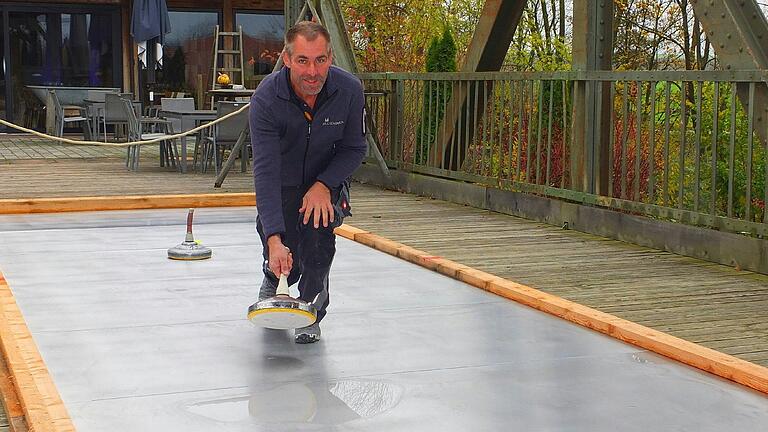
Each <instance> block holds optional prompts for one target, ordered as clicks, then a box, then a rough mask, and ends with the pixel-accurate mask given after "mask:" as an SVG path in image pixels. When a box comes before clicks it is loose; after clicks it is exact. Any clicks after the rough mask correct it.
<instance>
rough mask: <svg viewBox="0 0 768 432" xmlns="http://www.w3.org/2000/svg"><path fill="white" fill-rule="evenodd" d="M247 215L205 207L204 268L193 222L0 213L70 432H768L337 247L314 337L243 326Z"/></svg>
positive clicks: (691, 375) (576, 344) (668, 371)
mask: <svg viewBox="0 0 768 432" xmlns="http://www.w3.org/2000/svg"><path fill="white" fill-rule="evenodd" d="M254 211H255V210H254V209H253V208H225V209H198V210H197V211H196V213H195V229H194V231H195V237H196V238H197V239H199V240H201V241H202V243H203V244H205V245H206V246H208V247H210V248H212V249H213V258H212V259H210V260H207V261H198V262H182V261H172V260H169V259H167V258H166V251H167V249H168V248H169V247H172V246H175V245H177V244H179V243H181V242H182V241H183V240H184V223H185V221H186V209H174V210H150V211H120V212H93V213H64V214H56V215H23V216H21V215H20V216H0V270H2V271H3V273H4V274H5V277H6V278H7V280H8V283H9V285H10V286H11V288H12V290H13V292H14V295H15V297H16V301H17V302H18V304H19V306H20V308H21V310H22V312H23V314H24V317H25V319H26V321H27V325H28V326H29V328H30V330H31V331H32V334H33V337H34V339H35V342H36V343H37V345H38V347H39V349H40V352H41V354H42V356H43V359H44V360H45V362H46V365H47V367H48V369H49V371H50V373H51V375H52V377H53V379H54V382H55V384H56V386H57V387H58V390H59V393H60V394H61V397H62V399H63V400H64V402H65V404H66V406H67V409H68V410H69V413H70V416H71V417H72V419H73V421H74V423H75V426H76V427H77V430H78V431H80V432H90V431H94V432H95V431H98V432H102V431H112V432H122V431H170V432H173V431H184V432H193V431H206V432H210V431H223V432H229V431H249V432H250V431H330V430H333V431H505V430H519V431H585V432H586V431H590V432H594V431H611V432H613V431H618V430H621V431H643V432H647V431H696V432H702V431H718V432H721V431H750V432H752V431H765V430H768V398H766V397H765V396H764V395H762V394H760V393H757V392H755V391H752V390H750V389H747V388H745V387H742V386H739V385H737V384H733V383H731V382H728V381H725V380H723V379H720V378H718V377H715V376H713V375H709V374H707V373H704V372H701V371H699V370H696V369H693V368H690V367H687V366H685V365H682V364H680V363H677V362H674V361H672V360H669V359H666V358H663V357H660V356H658V355H656V354H653V353H650V352H648V351H645V350H642V349H639V348H637V347H634V346H632V345H628V344H625V343H622V342H620V341H617V340H614V339H612V338H609V337H607V336H604V335H601V334H599V333H596V332H593V331H591V330H588V329H585V328H582V327H580V326H577V325H574V324H571V323H569V322H566V321H563V320H561V319H558V318H555V317H552V316H549V315H547V314H544V313H541V312H538V311H535V310H533V309H530V308H527V307H525V306H522V305H519V304H516V303H514V302H511V301H509V300H506V299H503V298H501V297H497V296H495V295H492V294H489V293H486V292H483V291H481V290H479V289H477V288H474V287H471V286H469V285H466V284H464V283H461V282H458V281H455V280H453V279H450V278H448V277H445V276H442V275H440V274H437V273H434V272H432V271H429V270H426V269H423V268H421V267H418V266H416V265H413V264H410V263H407V262H405V261H402V260H399V259H397V258H394V257H391V256H389V255H386V254H384V253H381V252H378V251H375V250H373V249H370V248H367V247H365V246H363V245H360V244H357V243H354V242H352V241H348V240H346V239H343V238H338V241H337V246H338V252H337V256H336V260H335V262H334V266H333V270H332V273H331V306H330V309H329V314H328V316H327V317H326V319H325V320H324V321H323V323H322V328H323V339H322V341H321V342H319V343H317V344H313V345H296V344H294V343H293V338H292V333H289V332H286V331H275V330H264V329H258V328H255V327H253V326H252V325H251V324H250V323H249V322H248V321H247V320H246V319H245V315H246V311H247V308H248V306H249V305H250V304H251V303H253V302H254V301H255V299H256V295H257V289H258V285H259V282H260V261H261V245H260V243H259V241H258V237H257V235H256V233H255V231H254V223H253V222H254ZM349 222H350V223H351V224H352V225H354V218H352V219H350V220H349ZM461 241H465V240H461ZM292 288H293V287H292ZM293 289H294V290H295V288H293Z"/></svg>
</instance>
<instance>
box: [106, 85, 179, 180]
mask: <svg viewBox="0 0 768 432" xmlns="http://www.w3.org/2000/svg"><path fill="white" fill-rule="evenodd" d="M120 100H121V101H122V104H121V107H122V113H121V114H122V115H123V116H124V117H125V118H126V120H127V122H126V125H127V128H126V129H127V136H128V141H142V140H151V139H156V138H164V137H168V136H170V134H167V133H162V132H152V133H144V132H143V130H142V129H143V128H142V124H141V121H140V119H139V117H138V116H137V115H136V111H135V108H134V104H133V102H132V101H130V100H128V99H120ZM159 146H160V166H165V165H166V164H168V165H170V166H173V167H174V168H177V169H178V168H180V164H179V160H178V158H179V156H178V155H179V151H178V149H177V148H176V142H175V141H173V140H163V141H160V142H159ZM140 153H141V146H140V145H132V146H129V147H128V154H127V157H126V162H125V164H126V166H127V167H128V169H130V170H133V171H137V170H138V169H139V159H140Z"/></svg>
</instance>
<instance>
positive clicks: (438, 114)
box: [414, 26, 456, 164]
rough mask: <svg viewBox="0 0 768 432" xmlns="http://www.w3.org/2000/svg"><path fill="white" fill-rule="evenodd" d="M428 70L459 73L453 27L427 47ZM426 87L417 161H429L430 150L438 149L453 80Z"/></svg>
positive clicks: (418, 137)
mask: <svg viewBox="0 0 768 432" xmlns="http://www.w3.org/2000/svg"><path fill="white" fill-rule="evenodd" d="M426 69H427V72H456V41H455V40H454V38H453V34H452V32H451V29H450V28H449V27H448V26H446V27H445V29H444V30H443V35H442V37H440V38H438V37H434V38H432V42H431V43H430V44H429V49H428V50H427V59H426ZM424 85H425V87H424V106H423V107H422V114H421V122H420V123H419V127H418V128H417V130H416V154H415V155H414V157H415V159H414V160H415V162H416V163H417V164H424V163H427V160H428V158H429V156H428V155H429V151H430V149H433V148H434V145H435V140H436V138H437V134H438V131H439V127H440V123H441V122H442V120H443V116H444V115H445V107H446V105H447V104H448V101H449V100H450V98H451V86H452V82H450V81H431V82H429V81H427V82H425V84H424Z"/></svg>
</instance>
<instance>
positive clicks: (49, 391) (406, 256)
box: [0, 193, 768, 432]
mask: <svg viewBox="0 0 768 432" xmlns="http://www.w3.org/2000/svg"><path fill="white" fill-rule="evenodd" d="M254 205H255V198H254V194H252V193H232V194H199V195H149V196H114V197H76V198H43V199H14V200H0V214H29V213H60V212H76V211H102V210H139V209H163V208H183V207H234V206H254ZM336 234H338V235H340V236H342V237H344V238H346V239H349V240H353V241H355V242H357V243H361V244H363V245H366V246H369V247H371V248H374V249H377V250H379V251H382V252H385V253H388V254H390V255H393V256H395V257H398V258H400V259H403V260H406V261H408V262H411V263H414V264H418V265H420V266H422V267H425V268H427V269H430V270H433V271H436V272H438V273H441V274H443V275H446V276H449V277H451V278H453V279H457V280H459V281H462V282H464V283H467V284H469V285H472V286H474V287H477V288H480V289H483V290H485V291H489V292H492V293H494V294H496V295H499V296H501V297H504V298H507V299H509V300H513V301H515V302H517V303H521V304H523V305H526V306H529V307H532V308H534V309H537V310H540V311H542V312H546V313H548V314H551V315H555V316H557V317H559V318H562V319H565V320H568V321H570V322H573V323H576V324H579V325H581V326H583V327H587V328H589V329H592V330H596V331H598V332H600V333H603V334H606V335H608V336H611V337H613V338H616V339H619V340H622V341H624V342H628V343H630V344H632V345H635V346H638V347H640V348H643V349H647V350H649V351H652V352H655V353H657V354H660V355H663V356H665V357H669V358H671V359H674V360H677V361H679V362H681V363H684V364H687V365H690V366H693V367H695V368H698V369H701V370H703V371H706V372H710V373H712V374H715V375H717V376H720V377H722V378H725V379H728V380H730V381H734V382H737V383H739V384H742V385H744V386H747V387H750V388H752V389H755V390H757V391H760V392H762V393H765V394H768V368H765V367H763V366H760V365H756V364H754V363H750V362H748V361H745V360H741V359H739V358H736V357H734V356H731V355H728V354H724V353H721V352H719V351H715V350H713V349H710V348H706V347H703V346H701V345H698V344H695V343H692V342H688V341H686V340H684V339H680V338H677V337H674V336H671V335H669V334H666V333H663V332H660V331H658V330H654V329H651V328H649V327H645V326H642V325H640V324H636V323H633V322H631V321H627V320H625V319H622V318H619V317H616V316H614V315H611V314H607V313H604V312H600V311H598V310H596V309H592V308H590V307H587V306H584V305H581V304H578V303H575V302H572V301H569V300H565V299H563V298H560V297H557V296H554V295H551V294H547V293H545V292H543V291H539V290H536V289H534V288H531V287H528V286H525V285H522V284H518V283H515V282H512V281H510V280H507V279H504V278H501V277H499V276H494V275H492V274H489V273H486V272H483V271H481V270H477V269H474V268H472V267H469V266H466V265H463V264H460V263H457V262H455V261H451V260H448V259H445V258H442V257H439V256H434V255H430V254H428V253H426V252H424V251H421V250H418V249H415V248H412V247H410V246H406V245H404V244H402V243H398V242H395V241H392V240H389V239H387V238H385V237H382V236H379V235H376V234H373V233H371V232H369V231H365V230H362V229H358V228H355V227H354V226H350V225H347V224H344V225H342V226H340V227H339V228H336ZM0 350H1V351H2V354H3V357H4V361H5V364H6V365H7V369H8V372H9V373H10V377H7V378H6V377H0V391H2V395H3V403H4V405H7V406H6V409H7V411H8V417H9V420H11V419H12V418H14V417H16V418H18V416H19V415H20V414H22V413H23V416H24V420H26V427H27V428H28V430H29V431H45V432H48V431H51V432H70V431H75V430H76V429H75V427H74V425H73V423H72V420H71V419H70V418H69V415H68V413H67V410H66V407H65V406H64V404H63V402H62V400H61V397H60V395H59V393H58V390H57V389H56V386H55V384H54V382H53V379H52V378H51V376H50V374H49V372H48V369H47V367H46V366H45V363H44V361H43V360H42V357H41V356H40V353H39V351H38V349H37V346H36V345H35V342H34V340H33V337H32V335H31V333H30V331H29V328H28V327H27V325H26V322H25V321H24V317H23V316H22V314H21V310H20V309H19V307H18V305H17V303H16V301H15V299H14V297H13V293H12V291H11V288H10V286H9V285H8V283H7V281H6V280H5V278H4V277H3V275H2V272H0ZM1 366H2V364H0V371H2V367H1ZM9 385H10V387H11V388H12V390H15V395H14V394H10V395H7V394H6V393H7V390H9ZM19 406H20V409H19ZM21 423H24V422H21ZM11 427H12V428H13V421H11ZM12 430H14V431H16V430H17V429H12Z"/></svg>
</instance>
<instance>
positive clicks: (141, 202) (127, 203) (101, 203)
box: [0, 193, 256, 214]
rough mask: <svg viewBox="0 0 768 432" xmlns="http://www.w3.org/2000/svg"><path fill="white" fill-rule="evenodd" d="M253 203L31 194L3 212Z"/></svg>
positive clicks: (234, 198) (2, 203) (1, 204)
mask: <svg viewBox="0 0 768 432" xmlns="http://www.w3.org/2000/svg"><path fill="white" fill-rule="evenodd" d="M253 205H256V197H255V195H254V194H253V193H219V194H195V195H141V196H131V195H123V196H102V197H72V198H31V199H3V200H0V214H29V213H61V212H77V211H102V210H139V209H161V208H181V207H237V206H253Z"/></svg>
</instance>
